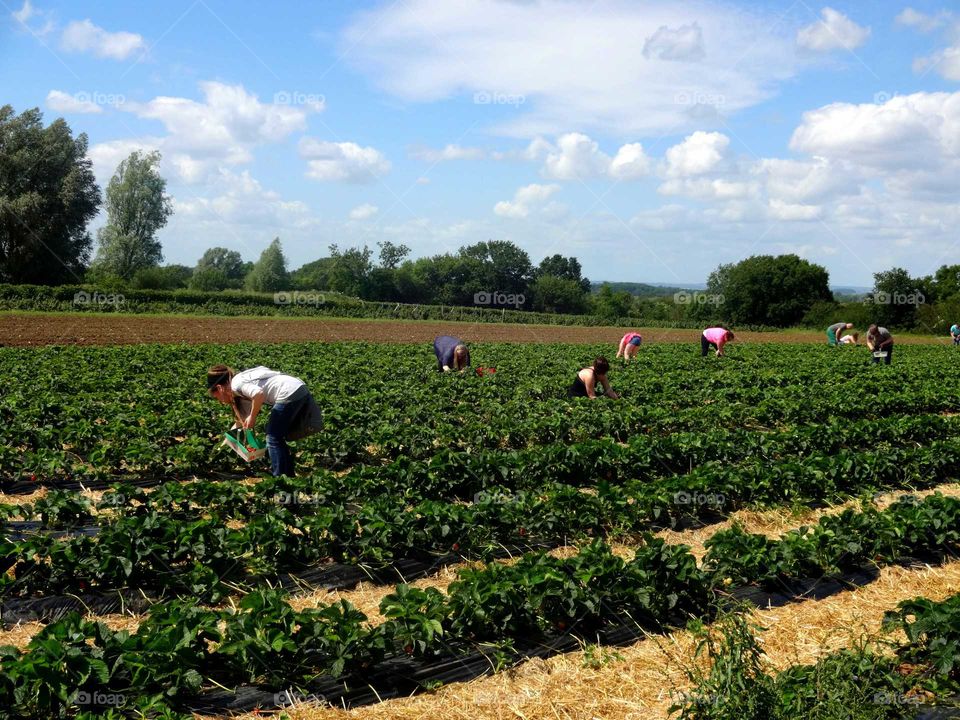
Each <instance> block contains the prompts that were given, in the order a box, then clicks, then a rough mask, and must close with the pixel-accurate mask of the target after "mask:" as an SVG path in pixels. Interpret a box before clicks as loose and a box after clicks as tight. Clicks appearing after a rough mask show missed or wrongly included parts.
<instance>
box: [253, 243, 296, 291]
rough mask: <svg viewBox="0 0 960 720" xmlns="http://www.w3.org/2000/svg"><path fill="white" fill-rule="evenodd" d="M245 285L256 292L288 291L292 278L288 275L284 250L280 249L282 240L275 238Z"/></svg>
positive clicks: (262, 254)
mask: <svg viewBox="0 0 960 720" xmlns="http://www.w3.org/2000/svg"><path fill="white" fill-rule="evenodd" d="M245 284H246V287H247V289H248V290H253V291H254V292H276V291H277V290H285V289H287V287H288V286H289V285H290V278H289V276H288V275H287V259H286V258H285V257H284V256H283V249H282V248H281V247H280V238H274V239H273V242H272V243H270V245H269V246H268V247H267V249H266V250H264V251H263V252H262V253H260V259H259V260H257V262H256V264H255V265H254V266H253V270H251V271H250V274H249V275H247V277H246V280H245Z"/></svg>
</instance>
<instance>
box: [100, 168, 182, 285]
mask: <svg viewBox="0 0 960 720" xmlns="http://www.w3.org/2000/svg"><path fill="white" fill-rule="evenodd" d="M159 164H160V153H158V152H156V151H154V152H150V153H146V154H141V153H140V152H139V151H134V152H132V153H130V156H129V157H127V159H126V160H123V161H122V162H121V163H120V165H119V167H117V171H116V172H115V173H114V174H113V177H112V178H110V183H109V184H108V185H107V224H106V225H105V226H104V227H102V228H100V232H99V233H98V234H97V240H98V242H99V249H98V250H97V257H96V260H94V263H95V264H96V265H98V266H99V269H100V270H101V271H102V272H105V273H108V274H111V275H115V276H117V277H119V278H121V279H123V280H130V279H132V278H133V276H134V274H136V272H137V271H138V270H140V269H142V268H148V267H156V266H157V265H158V264H159V263H160V261H161V260H162V259H163V250H162V248H161V247H160V241H159V240H157V231H158V230H160V228H162V227H163V226H164V225H166V224H167V219H168V218H169V217H170V215H171V214H172V213H173V205H172V203H171V200H170V197H169V196H168V195H167V194H166V192H165V191H166V187H167V181H166V180H164V179H163V177H161V175H160V171H159V170H158V166H159Z"/></svg>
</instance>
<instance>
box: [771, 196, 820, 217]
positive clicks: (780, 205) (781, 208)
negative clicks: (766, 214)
mask: <svg viewBox="0 0 960 720" xmlns="http://www.w3.org/2000/svg"><path fill="white" fill-rule="evenodd" d="M769 209H770V217H772V218H774V219H776V220H817V219H819V218H820V217H821V216H822V215H823V210H822V209H821V208H820V207H819V206H817V205H800V204H796V203H786V202H784V201H783V200H777V199H773V200H771V201H770V203H769Z"/></svg>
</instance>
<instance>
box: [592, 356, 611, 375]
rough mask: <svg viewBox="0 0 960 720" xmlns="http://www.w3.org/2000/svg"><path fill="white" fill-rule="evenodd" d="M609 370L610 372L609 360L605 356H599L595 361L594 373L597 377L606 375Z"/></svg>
mask: <svg viewBox="0 0 960 720" xmlns="http://www.w3.org/2000/svg"><path fill="white" fill-rule="evenodd" d="M608 370H610V363H609V362H608V361H607V359H606V358H605V357H604V356H603V355H599V356H597V358H596V359H595V360H594V361H593V371H594V372H595V373H597V375H606V374H607V371H608Z"/></svg>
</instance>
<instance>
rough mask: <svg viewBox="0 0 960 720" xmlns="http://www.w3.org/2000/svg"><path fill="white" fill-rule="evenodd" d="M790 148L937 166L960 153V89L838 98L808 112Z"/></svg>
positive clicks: (865, 163)
mask: <svg viewBox="0 0 960 720" xmlns="http://www.w3.org/2000/svg"><path fill="white" fill-rule="evenodd" d="M790 148H791V149H792V150H795V151H798V152H806V153H810V154H812V155H819V156H822V157H828V158H831V159H842V160H847V161H849V162H850V163H852V164H854V165H856V166H861V167H869V168H876V169H883V170H887V171H890V170H898V169H917V168H923V169H933V168H936V167H939V166H943V165H944V164H945V163H950V162H956V160H957V159H958V156H960V92H957V93H944V92H940V93H926V92H920V93H914V94H912V95H897V96H895V97H893V98H890V99H889V100H888V101H887V102H885V103H883V104H879V105H878V104H874V103H868V104H861V105H853V104H850V103H833V104H831V105H826V106H824V107H821V108H818V109H816V110H811V111H809V112H806V113H804V114H803V119H802V122H801V124H800V126H799V127H798V128H797V129H796V130H795V131H794V133H793V136H792V137H791V138H790Z"/></svg>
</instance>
